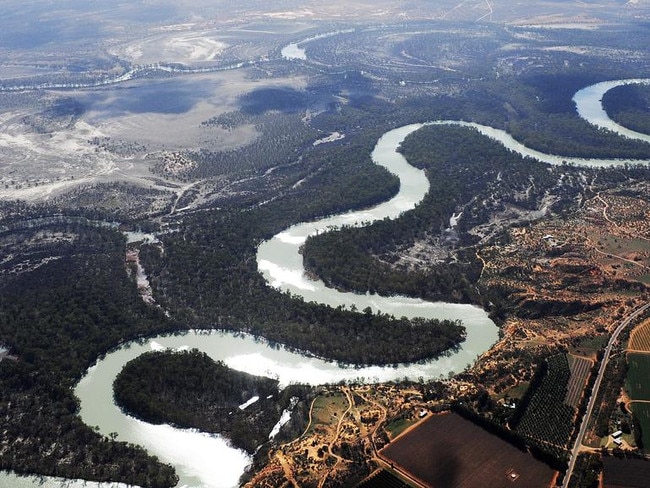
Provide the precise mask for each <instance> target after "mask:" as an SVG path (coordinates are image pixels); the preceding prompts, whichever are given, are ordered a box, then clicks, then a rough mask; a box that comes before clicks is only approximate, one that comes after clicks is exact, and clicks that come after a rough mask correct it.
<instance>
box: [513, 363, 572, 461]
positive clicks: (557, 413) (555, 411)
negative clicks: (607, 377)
mask: <svg viewBox="0 0 650 488" xmlns="http://www.w3.org/2000/svg"><path fill="white" fill-rule="evenodd" d="M542 364H545V366H542V367H541V368H540V369H539V370H538V373H536V375H535V376H534V377H533V380H532V381H531V384H530V389H529V392H527V393H526V395H525V397H524V399H522V401H521V402H520V403H519V404H518V406H517V409H516V410H515V413H514V414H513V418H512V419H511V421H510V427H511V428H512V429H514V430H515V431H517V432H518V433H519V434H521V435H523V436H524V437H526V438H530V439H532V440H534V441H535V442H537V443H541V444H542V445H544V446H546V448H547V449H549V450H550V451H553V452H555V451H557V452H558V453H562V452H564V450H565V448H566V445H567V443H568V441H569V436H570V435H571V432H572V430H573V419H574V417H575V413H576V412H575V410H574V409H573V408H572V407H570V406H569V405H567V404H566V403H565V402H564V399H565V397H566V394H567V390H568V386H569V380H570V375H571V373H570V371H569V363H568V361H567V357H566V354H557V355H554V356H550V357H549V358H547V359H546V361H545V363H542Z"/></svg>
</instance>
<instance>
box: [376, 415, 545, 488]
mask: <svg viewBox="0 0 650 488" xmlns="http://www.w3.org/2000/svg"><path fill="white" fill-rule="evenodd" d="M380 454H381V456H382V457H383V458H384V460H385V461H386V462H388V463H389V464H391V465H393V466H394V467H395V468H399V469H400V470H403V471H405V472H407V473H408V474H410V475H411V476H413V477H415V478H417V479H419V480H421V481H422V483H423V484H424V485H425V486H431V487H443V486H444V487H449V488H452V487H457V488H473V487H476V488H479V487H481V488H483V487H486V486H489V487H492V488H501V487H503V488H513V487H515V488H516V487H517V486H519V487H526V488H534V487H547V486H549V485H550V483H551V480H552V478H553V476H554V473H555V472H554V471H553V470H552V469H551V468H549V467H548V466H547V465H545V464H544V463H541V462H539V461H537V460H536V459H534V458H533V457H532V456H531V455H529V454H527V453H524V452H522V451H520V450H519V449H517V448H515V447H513V446H511V445H510V444H508V443H507V442H505V441H503V440H501V439H499V438H498V437H496V436H493V435H491V434H489V433H488V432H486V431H484V430H483V429H481V428H480V427H477V426H476V425H474V424H473V423H471V422H470V421H468V420H465V419H463V418H462V417H460V416H459V415H456V414H453V413H447V414H442V415H433V416H431V417H429V418H428V419H427V420H425V421H424V422H423V423H422V424H421V425H419V426H418V427H417V428H415V429H413V430H411V431H409V432H407V433H406V434H404V435H403V436H401V437H399V438H397V440H395V441H394V442H392V443H391V444H389V445H388V446H387V447H385V448H384V449H383V450H382V451H381V453H380Z"/></svg>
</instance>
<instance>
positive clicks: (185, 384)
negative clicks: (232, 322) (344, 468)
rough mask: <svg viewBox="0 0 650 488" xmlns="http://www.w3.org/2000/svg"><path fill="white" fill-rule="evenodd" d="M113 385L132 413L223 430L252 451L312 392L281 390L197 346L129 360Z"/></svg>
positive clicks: (118, 399) (150, 419) (153, 419)
mask: <svg viewBox="0 0 650 488" xmlns="http://www.w3.org/2000/svg"><path fill="white" fill-rule="evenodd" d="M113 388H114V392H115V401H116V403H117V404H118V405H120V406H121V407H122V408H123V409H124V410H126V412H127V413H129V414H131V415H134V416H136V417H138V418H141V419H142V420H145V421H146V422H149V423H153V424H160V423H171V424H174V425H178V426H180V427H185V428H196V429H199V430H201V431H203V432H214V433H219V434H223V435H225V436H226V437H227V438H228V439H230V441H231V442H232V443H233V445H234V446H236V447H238V448H241V449H245V450H246V451H248V452H249V453H253V452H255V450H256V449H257V448H258V447H259V446H261V445H262V444H264V443H265V442H267V441H268V435H269V433H270V432H271V430H272V429H273V426H274V425H275V424H276V422H277V421H278V419H279V418H280V415H281V414H282V411H283V410H284V409H286V408H288V407H289V404H290V399H291V398H292V397H294V396H296V397H298V396H300V397H305V395H306V394H308V392H309V391H310V390H311V389H310V388H309V387H304V388H303V387H299V386H289V387H287V388H284V389H283V390H279V389H278V382H277V381H276V380H272V379H270V378H263V377H256V376H252V375H249V374H246V373H241V372H239V371H233V370H231V369H229V368H228V367H226V366H225V365H224V364H223V363H221V362H214V361H213V360H212V359H210V358H209V357H208V356H207V354H205V353H201V352H198V351H196V350H194V351H189V352H188V351H185V352H151V353H147V354H143V355H142V356H139V357H137V358H136V359H134V360H132V361H130V362H129V363H127V364H126V366H125V367H124V368H123V369H122V371H121V372H120V374H119V375H118V377H117V378H116V380H115V383H114V385H113ZM254 397H258V400H257V401H256V402H254V403H253V404H251V405H249V406H248V407H246V408H245V409H243V410H242V409H240V408H239V407H240V405H243V404H245V403H246V402H247V401H249V400H250V399H251V398H254ZM303 405H304V404H303ZM294 407H295V406H294ZM299 409H301V407H299ZM298 417H300V416H298ZM294 434H295V432H294Z"/></svg>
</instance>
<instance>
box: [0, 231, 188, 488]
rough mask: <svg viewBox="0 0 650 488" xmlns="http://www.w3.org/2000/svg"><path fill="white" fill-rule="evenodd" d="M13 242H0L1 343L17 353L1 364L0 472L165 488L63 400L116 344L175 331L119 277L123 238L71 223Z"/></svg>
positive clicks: (161, 475)
mask: <svg viewBox="0 0 650 488" xmlns="http://www.w3.org/2000/svg"><path fill="white" fill-rule="evenodd" d="M19 236H20V237H18V240H17V241H16V240H15V239H16V238H17V235H16V234H12V233H5V234H2V235H0V245H1V246H2V249H3V253H8V254H5V255H11V256H13V259H12V260H7V261H5V262H3V263H2V265H1V271H2V272H0V337H2V341H3V342H4V343H5V344H6V345H8V346H9V347H10V349H11V353H12V354H15V355H16V356H18V360H15V361H12V360H4V361H2V362H0V416H1V417H2V418H3V424H2V425H3V435H2V438H1V440H0V468H2V469H11V470H14V471H16V472H18V473H39V474H45V475H53V476H63V477H69V478H85V479H90V480H101V481H107V480H111V481H121V482H125V483H131V484H138V485H142V486H150V487H169V486H173V485H174V484H175V483H176V481H177V478H176V476H175V474H174V471H173V469H172V468H171V467H169V466H167V465H162V464H161V463H160V462H158V461H157V460H156V459H155V458H153V457H150V456H149V455H148V454H147V453H146V452H145V451H144V449H142V448H140V447H137V446H133V445H129V444H126V443H124V442H115V441H113V440H109V439H107V438H105V437H103V436H101V435H99V434H98V433H96V432H95V431H94V430H93V429H92V428H91V427H90V426H87V425H85V424H84V423H83V422H82V421H81V419H80V418H79V417H78V416H77V411H78V408H79V407H78V403H77V399H76V398H75V397H74V396H73V394H72V386H73V385H74V384H75V383H76V382H77V381H78V380H79V379H80V378H81V376H82V375H83V374H84V372H85V371H86V369H87V368H88V367H89V366H90V365H91V364H92V363H93V362H94V361H95V360H96V358H97V357H99V356H100V355H101V354H103V353H105V352H107V351H108V350H110V349H111V348H112V347H114V346H115V345H116V344H119V343H120V342H122V341H125V340H127V339H134V338H137V337H139V336H144V335H150V334H154V333H160V332H164V331H165V330H171V329H173V328H176V326H174V325H172V324H171V323H170V322H169V321H168V320H166V319H165V317H164V315H163V314H162V312H161V311H159V310H157V309H154V308H151V307H148V306H146V305H145V304H144V302H143V301H142V299H141V298H140V296H139V295H138V292H137V288H136V285H135V283H134V282H133V281H131V280H130V279H129V278H128V277H127V274H126V272H125V270H124V252H125V249H124V248H125V246H124V240H123V237H122V236H121V235H120V234H119V233H117V232H115V231H111V230H108V229H100V228H92V227H87V226H83V225H79V224H74V225H63V224H59V225H47V226H37V227H36V228H34V229H25V230H23V231H22V233H19ZM48 236H49V238H48ZM22 239H26V240H24V241H23V240H22ZM16 242H18V243H21V249H18V248H16V247H15V243H16ZM45 253H46V254H45ZM44 256H47V257H48V259H44ZM21 264H22V266H21ZM107 297H110V298H111V299H110V300H107Z"/></svg>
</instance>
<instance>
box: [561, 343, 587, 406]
mask: <svg viewBox="0 0 650 488" xmlns="http://www.w3.org/2000/svg"><path fill="white" fill-rule="evenodd" d="M567 359H568V361H569V370H570V371H571V377H570V378H569V384H568V385H567V392H566V396H565V397H564V403H566V404H567V405H569V406H571V407H573V408H578V404H579V403H580V398H581V397H582V392H583V391H584V389H585V383H586V382H587V378H588V377H589V371H590V370H591V367H592V365H593V362H592V361H591V360H590V359H586V358H580V357H577V356H573V355H571V354H567Z"/></svg>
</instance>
